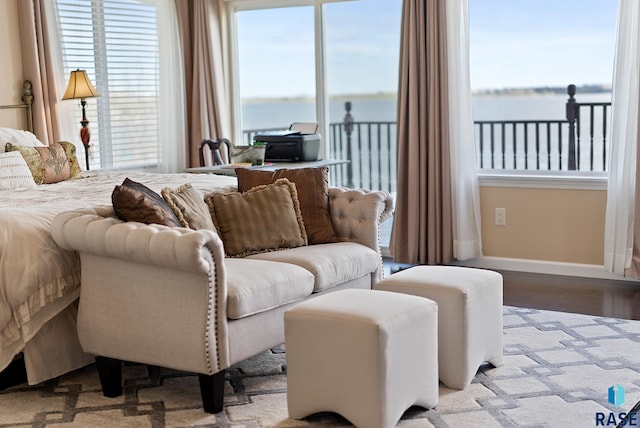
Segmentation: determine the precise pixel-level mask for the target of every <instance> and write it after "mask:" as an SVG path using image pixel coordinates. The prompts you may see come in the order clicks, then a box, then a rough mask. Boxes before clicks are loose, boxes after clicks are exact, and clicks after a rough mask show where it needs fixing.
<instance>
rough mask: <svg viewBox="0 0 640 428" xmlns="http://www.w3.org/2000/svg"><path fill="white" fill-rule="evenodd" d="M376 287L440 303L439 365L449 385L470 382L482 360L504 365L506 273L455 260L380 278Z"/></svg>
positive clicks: (444, 380)
mask: <svg viewBox="0 0 640 428" xmlns="http://www.w3.org/2000/svg"><path fill="white" fill-rule="evenodd" d="M373 288H374V289H376V290H385V291H395V292H399V293H405V294H411V295H415V296H422V297H426V298H428V299H432V300H434V301H435V302H436V303H438V370H439V373H440V381H442V383H444V384H445V385H447V386H448V387H450V388H456V389H464V388H466V387H467V386H468V385H469V384H470V383H471V381H472V380H473V378H474V376H475V375H476V373H477V371H478V368H479V367H480V365H482V364H483V363H484V362H490V363H491V364H493V365H494V366H496V367H497V366H499V365H502V275H500V274H499V273H497V272H493V271H490V270H485V269H473V268H465V267H457V266H415V267H412V268H409V269H406V270H403V271H400V272H397V273H394V274H393V275H391V276H389V277H388V278H385V279H383V280H381V281H378V283H377V284H376V285H374V287H373Z"/></svg>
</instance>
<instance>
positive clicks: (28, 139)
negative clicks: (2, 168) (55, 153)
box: [0, 128, 46, 147]
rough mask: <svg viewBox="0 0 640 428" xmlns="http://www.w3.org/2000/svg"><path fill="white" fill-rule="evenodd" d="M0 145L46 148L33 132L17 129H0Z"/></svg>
mask: <svg viewBox="0 0 640 428" xmlns="http://www.w3.org/2000/svg"><path fill="white" fill-rule="evenodd" d="M0 143H3V144H4V143H13V144H15V145H16V146H27V147H44V146H45V145H46V144H44V143H43V142H42V141H40V140H38V137H36V136H35V135H33V133H32V132H29V131H24V130H22V129H15V128H0Z"/></svg>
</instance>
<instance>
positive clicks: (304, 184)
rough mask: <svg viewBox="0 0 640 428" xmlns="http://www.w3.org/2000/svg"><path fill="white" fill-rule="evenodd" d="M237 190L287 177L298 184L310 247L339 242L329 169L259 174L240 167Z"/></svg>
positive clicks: (263, 172)
mask: <svg viewBox="0 0 640 428" xmlns="http://www.w3.org/2000/svg"><path fill="white" fill-rule="evenodd" d="M236 175H237V176H238V190H239V191H240V192H246V191H247V190H249V189H251V188H253V187H255V186H259V185H264V184H269V183H273V182H275V181H276V180H278V179H280V178H286V179H287V180H289V181H291V182H292V183H294V184H295V185H296V189H297V190H298V200H299V201H300V212H301V213H302V220H303V221H304V227H305V230H306V231H307V237H308V238H309V244H325V243H327V242H337V241H338V238H337V237H336V233H335V231H334V230H333V223H332V222H331V214H330V212H329V168H326V167H324V168H299V169H277V170H275V171H260V170H254V169H247V168H237V169H236Z"/></svg>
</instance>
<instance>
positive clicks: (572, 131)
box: [567, 85, 580, 171]
mask: <svg viewBox="0 0 640 428" xmlns="http://www.w3.org/2000/svg"><path fill="white" fill-rule="evenodd" d="M567 94H569V99H568V100H567V122H569V153H568V154H567V156H568V157H569V158H568V160H569V171H575V170H576V121H577V120H578V118H579V116H580V109H579V107H578V105H577V104H576V100H575V98H573V96H574V95H575V94H576V85H569V86H567Z"/></svg>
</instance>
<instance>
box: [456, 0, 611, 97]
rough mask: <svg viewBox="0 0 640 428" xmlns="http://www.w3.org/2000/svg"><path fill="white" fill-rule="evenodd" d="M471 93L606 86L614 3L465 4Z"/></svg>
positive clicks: (486, 0) (492, 0)
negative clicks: (474, 91) (509, 89)
mask: <svg viewBox="0 0 640 428" xmlns="http://www.w3.org/2000/svg"><path fill="white" fill-rule="evenodd" d="M469 15H470V68H471V87H472V88H474V89H490V88H504V87H507V88H508V87H530V86H566V85H568V84H569V83H574V84H576V85H582V84H609V85H610V84H611V79H612V76H613V56H614V48H615V31H616V30H615V29H616V18H617V1H616V0H469Z"/></svg>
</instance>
